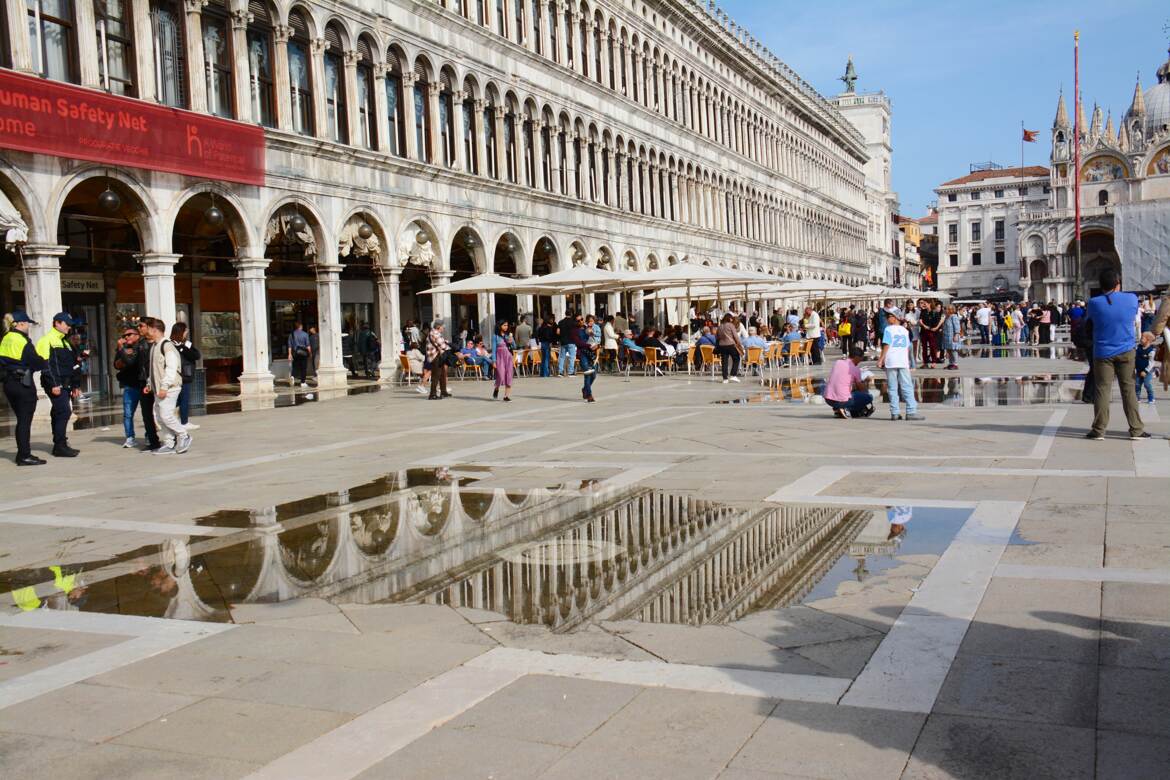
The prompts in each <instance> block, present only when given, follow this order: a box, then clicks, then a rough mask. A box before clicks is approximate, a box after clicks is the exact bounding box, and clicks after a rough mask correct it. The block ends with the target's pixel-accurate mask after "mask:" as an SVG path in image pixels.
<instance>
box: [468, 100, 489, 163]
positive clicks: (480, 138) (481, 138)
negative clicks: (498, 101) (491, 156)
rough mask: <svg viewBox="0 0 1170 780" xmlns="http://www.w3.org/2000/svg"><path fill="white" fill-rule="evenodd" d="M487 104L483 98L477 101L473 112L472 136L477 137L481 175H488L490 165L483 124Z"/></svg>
mask: <svg viewBox="0 0 1170 780" xmlns="http://www.w3.org/2000/svg"><path fill="white" fill-rule="evenodd" d="M485 108H486V104H485V103H484V102H483V101H482V100H477V101H475V108H474V110H473V112H472V114H473V116H472V120H473V121H474V124H475V126H474V127H473V128H472V131H471V136H472V138H474V139H475V156H476V159H477V160H479V175H480V176H484V177H488V178H490V176H488V171H489V168H490V166H489V165H488V159H487V130H486V128H484V126H483V114H484V110H485Z"/></svg>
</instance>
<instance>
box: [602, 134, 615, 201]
mask: <svg viewBox="0 0 1170 780" xmlns="http://www.w3.org/2000/svg"><path fill="white" fill-rule="evenodd" d="M611 154H612V152H611V151H610V150H609V147H604V148H603V149H602V151H601V200H602V201H603V202H604V203H605V205H607V206H612V205H613V200H612V197H613V194H612V193H611V192H610V191H609V171H610V167H609V166H610V161H609V156H610V155H611Z"/></svg>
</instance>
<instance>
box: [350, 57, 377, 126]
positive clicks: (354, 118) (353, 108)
mask: <svg viewBox="0 0 1170 780" xmlns="http://www.w3.org/2000/svg"><path fill="white" fill-rule="evenodd" d="M343 59H344V62H345V123H346V124H347V125H348V126H349V139H348V140H349V144H350V146H362V147H364V146H365V143H364V141H363V140H362V125H361V117H360V115H359V113H358V86H357V66H358V63H359V62H361V59H362V55H361V54H359V53H358V52H357V50H356V49H355V50H353V51H347V52H345V54H344V56H343ZM369 121H370V123H371V127H370V132H371V134H372V133H373V130H374V128H373V126H372V125H373V122H374V118H373V117H369Z"/></svg>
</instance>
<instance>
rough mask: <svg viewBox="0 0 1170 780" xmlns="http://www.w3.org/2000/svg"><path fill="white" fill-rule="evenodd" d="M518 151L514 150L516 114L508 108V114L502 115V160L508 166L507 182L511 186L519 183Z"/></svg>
mask: <svg viewBox="0 0 1170 780" xmlns="http://www.w3.org/2000/svg"><path fill="white" fill-rule="evenodd" d="M518 151H519V150H517V148H516V113H515V111H513V110H512V108H511V107H510V106H509V107H508V113H506V114H504V158H505V164H506V165H507V166H508V181H510V182H512V183H513V184H516V183H518V182H519V181H520V172H519V170H517V167H518V166H519V164H520V155H519V154H517V152H518Z"/></svg>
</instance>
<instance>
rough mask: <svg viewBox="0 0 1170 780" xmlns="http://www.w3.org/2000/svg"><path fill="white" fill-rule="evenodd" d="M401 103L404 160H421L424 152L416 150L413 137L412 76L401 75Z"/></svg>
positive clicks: (410, 74)
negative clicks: (404, 148)
mask: <svg viewBox="0 0 1170 780" xmlns="http://www.w3.org/2000/svg"><path fill="white" fill-rule="evenodd" d="M402 102H403V106H402V108H403V111H402V113H403V114H404V115H405V116H404V123H405V125H406V127H404V128H403V130H404V131H405V132H404V133H403V135H405V136H406V150H405V151H406V159H408V160H421V159H422V153H423V151H424V150H420V149H419V148H418V139H417V137H416V135H415V125H414V123H415V119H414V117H415V108H414V74H413V73H404V74H402Z"/></svg>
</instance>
